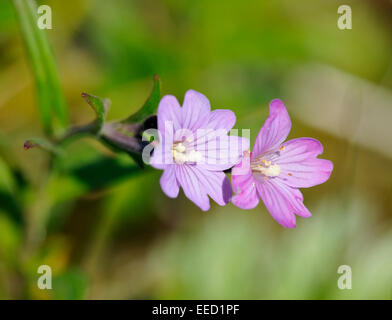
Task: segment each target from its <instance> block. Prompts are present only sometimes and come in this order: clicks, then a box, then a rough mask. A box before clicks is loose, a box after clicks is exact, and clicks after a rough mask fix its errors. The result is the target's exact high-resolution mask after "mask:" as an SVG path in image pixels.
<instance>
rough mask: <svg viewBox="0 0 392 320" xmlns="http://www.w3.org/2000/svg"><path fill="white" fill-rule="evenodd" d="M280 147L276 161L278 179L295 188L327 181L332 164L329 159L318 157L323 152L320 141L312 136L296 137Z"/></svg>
mask: <svg viewBox="0 0 392 320" xmlns="http://www.w3.org/2000/svg"><path fill="white" fill-rule="evenodd" d="M282 146H283V148H281V151H280V156H279V158H278V159H277V161H276V163H277V164H278V165H279V166H280V169H281V174H280V176H279V179H280V180H281V181H283V182H284V183H285V184H287V185H289V186H291V187H296V188H308V187H312V186H315V185H318V184H321V183H324V182H325V181H327V180H328V179H329V177H330V175H331V172H332V169H333V164H332V162H331V161H329V160H325V159H318V158H316V157H317V155H319V154H321V153H322V152H323V146H322V145H321V143H320V142H319V141H318V140H316V139H313V138H298V139H293V140H290V141H287V142H286V143H284V144H283V145H282Z"/></svg>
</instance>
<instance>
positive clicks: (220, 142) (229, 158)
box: [195, 134, 249, 171]
mask: <svg viewBox="0 0 392 320" xmlns="http://www.w3.org/2000/svg"><path fill="white" fill-rule="evenodd" d="M248 149H249V140H248V139H247V138H242V137H238V136H228V135H226V134H225V135H220V136H216V137H215V138H211V139H209V140H208V141H206V142H205V143H201V141H200V140H198V144H197V146H196V147H195V150H197V151H198V152H200V153H201V155H202V161H201V162H200V164H199V166H200V167H201V168H204V169H206V170H211V171H224V170H227V169H230V168H232V167H233V166H235V165H236V164H237V163H238V162H239V161H240V160H241V157H242V155H243V154H244V152H245V151H246V150H248Z"/></svg>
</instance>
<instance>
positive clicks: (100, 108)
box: [82, 93, 110, 133]
mask: <svg viewBox="0 0 392 320" xmlns="http://www.w3.org/2000/svg"><path fill="white" fill-rule="evenodd" d="M82 97H83V98H84V100H86V102H87V103H88V104H89V106H90V107H91V108H93V110H94V111H95V114H96V115H97V118H96V120H95V121H94V126H93V128H92V131H93V133H98V132H99V131H100V130H101V128H102V126H103V124H104V122H105V118H106V113H107V111H108V109H109V105H110V101H109V100H108V99H101V98H99V97H96V96H93V95H91V94H88V93H82Z"/></svg>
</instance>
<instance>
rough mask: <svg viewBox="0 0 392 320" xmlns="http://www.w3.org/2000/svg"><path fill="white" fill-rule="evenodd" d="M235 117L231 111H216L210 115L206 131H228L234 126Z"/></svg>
mask: <svg viewBox="0 0 392 320" xmlns="http://www.w3.org/2000/svg"><path fill="white" fill-rule="evenodd" d="M235 121H236V117H235V114H234V112H233V111H231V110H226V109H217V110H214V111H212V112H211V113H210V116H209V120H208V124H207V127H206V128H207V129H214V130H218V129H224V130H226V132H228V131H230V130H231V129H232V128H233V127H234V124H235Z"/></svg>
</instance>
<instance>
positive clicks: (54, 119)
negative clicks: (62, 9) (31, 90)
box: [13, 0, 68, 134]
mask: <svg viewBox="0 0 392 320" xmlns="http://www.w3.org/2000/svg"><path fill="white" fill-rule="evenodd" d="M13 4H14V7H15V10H16V13H17V17H18V21H19V25H20V29H21V33H22V36H23V40H24V43H25V47H26V50H27V53H28V58H29V62H30V65H31V68H32V71H33V74H34V78H35V82H36V89H37V99H38V106H39V110H40V114H41V120H42V123H43V127H44V131H45V132H46V133H47V134H52V133H53V132H54V131H55V129H57V128H59V129H60V128H61V129H62V128H65V127H66V125H67V122H68V115H67V109H66V104H65V100H64V97H63V94H62V91H61V88H60V81H59V76H58V71H57V66H56V63H55V59H54V56H53V52H52V50H51V47H50V44H49V41H48V39H47V37H46V34H45V31H44V30H41V29H39V28H38V25H37V21H38V13H37V5H36V3H35V1H34V0H13Z"/></svg>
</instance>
